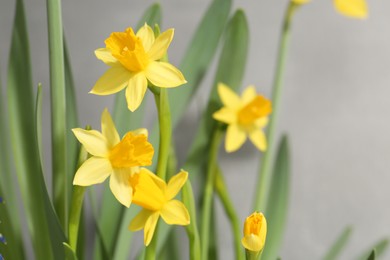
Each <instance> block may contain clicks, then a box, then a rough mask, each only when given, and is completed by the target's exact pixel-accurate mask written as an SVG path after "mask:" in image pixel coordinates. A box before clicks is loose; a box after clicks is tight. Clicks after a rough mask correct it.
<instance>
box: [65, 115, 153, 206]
mask: <svg viewBox="0 0 390 260" xmlns="http://www.w3.org/2000/svg"><path fill="white" fill-rule="evenodd" d="M101 128H102V130H101V132H99V131H96V130H85V129H81V128H74V129H72V131H73V133H74V135H75V136H76V138H77V140H79V142H80V143H81V144H82V145H83V146H84V147H85V149H86V151H87V152H88V153H89V154H91V155H92V156H91V157H90V158H89V159H88V160H86V161H85V162H84V163H83V164H82V165H81V166H80V168H79V169H78V170H77V172H76V174H75V177H74V179H73V184H74V185H79V186H90V185H93V184H98V183H102V182H103V181H104V180H105V179H107V177H110V189H111V191H112V193H113V194H114V196H115V198H116V199H117V200H118V201H119V202H120V203H121V204H123V205H124V206H126V207H129V206H130V204H131V200H132V196H131V195H132V194H133V190H132V187H131V185H130V184H129V181H128V180H129V178H130V176H131V175H133V174H135V173H137V172H138V171H139V169H140V166H147V165H151V164H152V158H153V154H154V149H153V146H152V145H151V144H150V143H149V142H148V140H147V137H148V131H147V130H146V129H144V128H141V129H137V130H135V131H131V132H128V133H127V134H125V136H124V137H123V138H122V140H121V139H120V137H119V134H118V131H117V130H116V128H115V125H114V122H113V120H112V118H111V115H110V113H109V112H108V110H107V109H105V110H104V111H103V113H102V118H101Z"/></svg>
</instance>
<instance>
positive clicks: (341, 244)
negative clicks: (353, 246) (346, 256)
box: [324, 227, 352, 260]
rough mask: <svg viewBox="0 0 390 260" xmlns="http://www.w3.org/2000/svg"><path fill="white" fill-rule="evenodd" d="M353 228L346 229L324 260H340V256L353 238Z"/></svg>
mask: <svg viewBox="0 0 390 260" xmlns="http://www.w3.org/2000/svg"><path fill="white" fill-rule="evenodd" d="M351 233H352V228H351V227H346V228H345V229H344V230H343V232H342V233H341V234H340V236H339V237H338V238H337V240H336V241H335V242H334V243H333V245H332V246H331V247H330V249H329V250H328V252H327V253H326V255H325V257H324V260H335V259H338V256H339V254H340V253H341V251H342V250H343V249H344V248H345V246H346V245H347V243H348V240H349V238H350V237H351Z"/></svg>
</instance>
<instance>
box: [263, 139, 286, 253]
mask: <svg viewBox="0 0 390 260" xmlns="http://www.w3.org/2000/svg"><path fill="white" fill-rule="evenodd" d="M289 151H290V148H289V145H288V138H287V136H286V135H284V136H283V137H282V140H281V141H280V143H279V148H278V152H277V156H276V160H275V162H274V167H273V169H274V171H273V174H272V181H271V188H270V196H269V201H268V203H267V205H268V207H267V210H266V211H265V217H266V219H267V230H268V232H267V241H266V243H265V248H264V251H263V257H264V259H276V258H277V256H278V253H279V249H280V247H281V245H282V242H283V234H284V229H285V226H286V219H287V213H288V198H289V191H290V152H289Z"/></svg>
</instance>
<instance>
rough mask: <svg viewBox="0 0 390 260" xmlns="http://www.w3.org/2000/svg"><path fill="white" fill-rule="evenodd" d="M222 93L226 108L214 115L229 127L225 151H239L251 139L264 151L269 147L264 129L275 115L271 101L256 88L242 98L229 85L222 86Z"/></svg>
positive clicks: (220, 88) (243, 94) (250, 88)
mask: <svg viewBox="0 0 390 260" xmlns="http://www.w3.org/2000/svg"><path fill="white" fill-rule="evenodd" d="M218 94H219V97H220V99H221V101H222V104H223V107H222V108H221V109H220V110H218V111H216V112H215V113H214V114H213V117H214V119H216V120H218V121H221V122H223V123H226V124H227V125H228V127H227V132H226V141H225V149H226V151H227V152H234V151H236V150H238V149H239V148H240V147H241V146H242V144H243V143H244V142H245V140H246V138H247V136H249V139H250V140H251V141H252V143H253V144H254V145H255V146H256V147H257V148H258V149H259V150H261V151H265V150H266V148H267V140H266V138H265V134H264V132H263V130H262V129H263V128H264V127H265V126H266V125H267V123H268V115H269V114H270V113H271V111H272V108H271V101H269V100H268V99H266V98H265V97H263V96H261V95H258V94H257V93H256V89H255V87H254V86H249V87H248V88H246V89H245V90H244V92H243V93H242V96H241V97H239V96H238V95H237V94H236V93H235V92H233V91H232V90H231V89H230V88H229V87H228V86H226V85H225V84H222V83H220V84H219V85H218Z"/></svg>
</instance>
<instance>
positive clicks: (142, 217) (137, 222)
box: [129, 209, 153, 231]
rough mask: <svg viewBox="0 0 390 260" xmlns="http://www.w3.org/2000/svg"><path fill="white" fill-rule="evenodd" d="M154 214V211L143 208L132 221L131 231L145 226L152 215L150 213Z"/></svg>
mask: <svg viewBox="0 0 390 260" xmlns="http://www.w3.org/2000/svg"><path fill="white" fill-rule="evenodd" d="M152 214H153V211H150V210H147V209H142V210H141V211H140V212H139V213H138V214H137V216H135V217H134V218H133V220H132V221H131V222H130V225H129V229H130V231H138V230H141V229H143V228H144V227H145V223H146V221H147V220H148V218H149V217H150V215H152Z"/></svg>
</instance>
